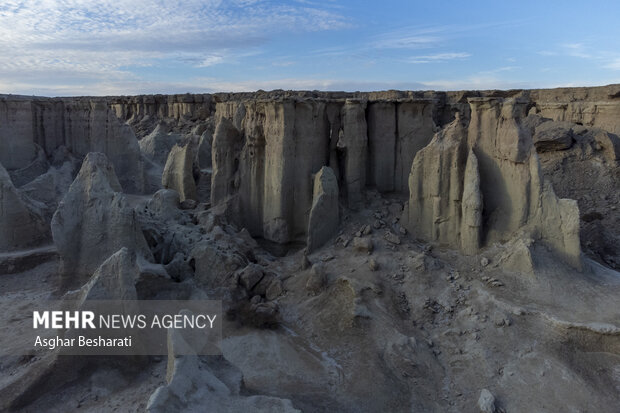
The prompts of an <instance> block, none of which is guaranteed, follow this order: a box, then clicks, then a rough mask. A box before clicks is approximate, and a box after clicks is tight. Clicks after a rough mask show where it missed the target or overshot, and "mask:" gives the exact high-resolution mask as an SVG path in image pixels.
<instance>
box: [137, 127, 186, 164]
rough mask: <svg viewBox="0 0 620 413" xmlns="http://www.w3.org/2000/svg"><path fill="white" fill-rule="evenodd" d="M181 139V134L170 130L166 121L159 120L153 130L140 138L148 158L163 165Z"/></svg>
mask: <svg viewBox="0 0 620 413" xmlns="http://www.w3.org/2000/svg"><path fill="white" fill-rule="evenodd" d="M181 140H182V139H181V136H179V135H176V134H173V133H171V132H169V130H168V126H167V125H166V124H165V123H164V122H159V123H158V124H157V126H156V127H155V129H154V130H153V132H151V133H150V134H148V135H147V136H145V137H144V138H142V139H140V142H139V145H140V150H141V151H142V153H143V154H144V155H145V156H146V157H147V158H148V159H150V160H151V161H153V162H155V163H157V164H159V165H162V166H163V165H165V164H166V160H167V159H168V154H169V153H170V150H171V149H172V147H173V146H174V145H175V144H177V143H180V142H181Z"/></svg>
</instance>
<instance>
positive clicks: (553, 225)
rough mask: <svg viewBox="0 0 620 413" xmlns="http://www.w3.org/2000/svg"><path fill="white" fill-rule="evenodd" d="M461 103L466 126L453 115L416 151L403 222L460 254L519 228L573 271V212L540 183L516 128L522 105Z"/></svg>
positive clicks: (527, 138) (528, 146)
mask: <svg viewBox="0 0 620 413" xmlns="http://www.w3.org/2000/svg"><path fill="white" fill-rule="evenodd" d="M469 102H470V106H471V120H470V123H469V126H468V128H467V129H465V128H464V127H463V126H462V124H461V120H460V117H459V116H457V118H456V119H455V120H454V121H453V122H452V124H450V125H449V126H448V127H446V128H444V129H442V131H441V132H439V133H438V134H437V135H436V136H435V137H434V138H433V140H432V141H431V143H430V144H429V145H428V146H427V147H425V148H424V149H422V150H421V151H420V152H418V154H417V155H416V157H415V159H414V161H413V165H412V167H411V174H410V177H409V182H410V184H409V205H408V207H407V210H406V211H405V214H404V215H403V218H404V221H405V225H406V226H407V228H408V229H409V230H410V231H411V232H413V233H415V234H419V236H421V237H422V238H424V239H427V240H431V241H436V242H438V243H440V244H444V245H449V246H452V247H453V248H458V247H461V249H462V250H463V252H465V253H468V254H473V253H475V252H476V251H477V249H478V248H479V247H480V246H482V245H484V244H485V243H486V244H488V243H490V242H495V241H498V240H507V239H510V238H511V237H512V236H514V235H515V234H516V232H517V231H518V230H520V229H526V230H527V231H529V233H530V234H531V235H532V236H533V237H535V238H540V239H541V240H542V241H543V242H545V243H546V244H548V245H549V246H550V247H551V248H553V249H554V250H555V251H556V252H557V253H558V255H559V256H562V257H564V258H566V259H567V260H569V261H570V262H571V264H572V265H573V266H575V267H578V268H579V267H580V251H579V248H578V245H579V235H578V231H575V227H578V226H579V225H578V224H575V222H574V221H575V220H578V215H579V213H578V209H577V208H576V204H575V203H574V202H573V201H569V200H558V199H557V197H556V196H555V194H554V193H553V189H552V188H551V186H550V185H549V184H547V183H545V182H544V178H543V176H542V173H541V171H540V166H539V163H538V156H537V155H536V152H535V150H534V144H533V141H532V136H531V131H530V130H529V129H528V128H526V127H524V126H523V125H522V123H523V122H524V119H525V108H526V102H523V101H519V100H514V99H506V100H503V99H496V98H470V100H469ZM543 125H544V123H543ZM468 147H469V148H470V155H469V156H466V155H465V154H466V151H467V150H468V149H467V148H468ZM466 163H467V165H466ZM482 212H483V213H482Z"/></svg>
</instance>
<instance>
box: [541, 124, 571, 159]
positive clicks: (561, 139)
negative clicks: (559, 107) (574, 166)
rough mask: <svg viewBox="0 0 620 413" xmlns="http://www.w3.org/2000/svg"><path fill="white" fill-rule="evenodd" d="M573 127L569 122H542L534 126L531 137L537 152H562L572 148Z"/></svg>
mask: <svg viewBox="0 0 620 413" xmlns="http://www.w3.org/2000/svg"><path fill="white" fill-rule="evenodd" d="M573 125H574V124H572V123H570V122H544V123H542V124H540V125H538V126H536V129H535V130H536V131H535V133H534V136H533V141H534V146H535V147H536V151H538V152H550V151H563V150H566V149H569V148H570V147H571V146H573V142H574V138H573V129H572V128H573Z"/></svg>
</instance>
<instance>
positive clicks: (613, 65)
mask: <svg viewBox="0 0 620 413" xmlns="http://www.w3.org/2000/svg"><path fill="white" fill-rule="evenodd" d="M603 67H604V68H605V69H610V70H620V57H617V58H615V59H613V60H612V61H610V62H608V63H607V64H605V65H603Z"/></svg>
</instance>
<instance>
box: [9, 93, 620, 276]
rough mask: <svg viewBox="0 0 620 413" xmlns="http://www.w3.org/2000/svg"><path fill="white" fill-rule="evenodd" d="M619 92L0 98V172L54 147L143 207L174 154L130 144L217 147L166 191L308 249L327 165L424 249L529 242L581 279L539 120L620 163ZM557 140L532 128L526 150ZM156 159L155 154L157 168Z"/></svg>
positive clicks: (574, 237) (345, 189)
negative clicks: (105, 167)
mask: <svg viewBox="0 0 620 413" xmlns="http://www.w3.org/2000/svg"><path fill="white" fill-rule="evenodd" d="M619 90H620V87H618V86H610V87H606V88H588V89H559V90H538V91H508V92H448V93H442V92H397V91H390V92H377V93H321V92H284V91H274V92H256V93H254V94H249V93H244V94H216V95H174V96H163V95H156V96H137V97H117V98H96V99H94V98H79V99H43V98H35V99H26V98H18V97H4V98H2V100H0V106H1V109H2V111H0V116H2V120H1V122H0V143H1V144H2V146H3V148H7V150H5V151H3V152H2V153H1V154H0V163H2V164H3V165H4V166H5V168H7V169H8V170H9V173H12V171H16V170H20V169H23V168H24V167H26V166H29V165H31V164H32V163H34V162H36V161H37V160H38V158H40V156H39V157H37V154H38V153H39V152H37V151H38V149H37V148H38V147H40V148H42V150H43V151H44V153H45V154H46V155H47V156H48V157H49V156H51V155H52V154H53V153H54V151H56V150H58V148H60V147H62V146H64V147H66V148H67V149H68V150H69V151H70V152H71V153H72V154H74V155H75V156H77V157H78V158H81V157H83V156H84V155H86V153H88V152H91V151H98V152H103V153H105V154H106V155H107V157H108V159H110V161H111V163H112V164H113V166H114V168H115V170H116V173H117V175H118V176H119V179H120V181H121V185H122V187H123V190H124V191H125V192H130V193H131V192H133V193H142V192H145V191H147V192H150V190H151V189H156V188H157V186H158V184H159V182H161V180H160V181H159V182H157V183H156V184H154V185H153V184H150V183H146V182H145V181H146V180H153V179H155V180H156V181H157V177H155V178H153V179H152V178H151V177H150V175H152V173H147V172H145V164H148V163H149V162H151V160H153V159H165V158H166V157H167V156H168V153H167V152H169V151H168V147H169V146H170V145H159V146H158V145H154V144H152V145H146V144H145V145H142V146H143V147H144V148H149V149H150V152H148V153H146V152H145V153H144V154H142V153H141V152H140V145H138V138H143V137H146V138H145V139H150V140H153V139H154V138H153V136H156V137H159V138H161V139H167V141H170V142H177V143H179V144H180V145H181V146H182V147H183V145H185V143H184V142H182V141H183V136H185V135H187V136H188V138H187V139H186V140H187V142H189V141H191V142H193V144H192V147H193V146H195V144H196V142H212V145H211V153H212V159H211V161H212V162H206V161H205V159H204V158H205V156H202V158H201V156H199V155H195V154H192V157H193V158H195V160H194V162H193V165H192V167H190V163H192V162H191V160H187V159H186V160H184V162H183V168H180V167H179V168H177V169H178V170H177V169H175V170H172V169H174V168H168V169H170V171H169V172H168V173H164V179H163V182H168V180H169V179H170V176H174V177H175V180H176V181H178V182H184V183H185V184H184V186H187V187H192V185H189V184H191V183H192V182H194V181H196V182H195V183H198V182H197V181H198V179H197V178H198V177H199V176H207V178H202V181H201V182H200V186H201V187H203V188H204V186H205V179H208V177H211V176H212V182H211V190H210V198H211V203H212V204H213V205H216V204H218V203H222V202H226V203H227V205H228V206H229V209H230V211H232V212H231V215H232V218H233V219H234V221H236V222H237V223H238V224H239V225H241V226H243V227H246V228H247V229H248V230H249V231H250V233H251V234H252V235H253V236H255V237H261V238H265V239H267V240H269V241H274V242H277V243H288V242H292V241H297V240H305V238H306V236H307V235H308V222H309V214H310V210H311V208H312V202H313V197H312V191H313V181H312V177H313V176H314V174H316V173H317V172H318V171H319V170H320V169H321V168H322V167H323V166H329V167H330V168H331V169H332V170H333V171H334V175H335V177H336V180H337V182H338V187H339V188H338V189H339V194H340V198H341V202H342V203H343V205H345V206H347V207H348V208H351V209H356V208H357V207H358V206H359V205H361V204H363V202H364V200H365V191H366V190H367V189H369V188H374V189H376V190H378V191H379V192H382V193H393V194H400V195H402V196H403V197H404V198H405V199H406V200H408V206H407V208H406V210H405V214H404V216H403V225H404V226H405V227H407V228H408V229H409V230H410V231H411V232H412V233H414V234H415V235H416V236H420V237H421V238H423V239H427V240H430V241H435V242H438V243H440V244H445V245H448V246H451V247H454V248H461V249H462V250H463V251H468V253H474V252H475V251H477V250H478V249H479V248H480V247H483V246H485V245H489V244H490V243H493V242H496V241H505V240H508V239H510V238H511V237H512V236H513V235H514V234H516V233H518V232H519V231H526V232H527V233H528V234H529V235H532V236H534V237H535V238H538V239H541V240H543V241H544V242H545V243H546V244H548V245H549V246H551V247H552V248H553V249H555V250H557V252H558V253H559V254H560V255H563V256H567V257H569V258H568V259H569V260H570V261H571V262H574V263H575V265H577V261H578V258H577V257H578V256H579V248H578V246H579V242H578V230H576V229H575V228H578V223H577V224H576V223H575V222H578V216H579V212H578V209H577V206H576V205H575V204H574V203H571V202H569V201H564V200H559V199H557V197H556V196H555V195H554V194H553V190H552V188H551V186H550V185H549V184H548V183H546V182H545V178H544V176H543V175H544V174H543V173H542V172H541V170H540V166H539V159H538V155H537V154H536V149H535V148H534V134H535V133H536V131H535V127H536V125H537V124H540V123H541V122H543V120H544V121H547V122H546V123H544V124H545V125H546V126H545V128H547V129H548V128H549V127H550V125H551V124H553V123H557V124H558V126H557V127H558V128H559V127H561V128H566V123H567V122H568V124H569V126H570V124H574V125H575V126H582V127H584V128H586V127H589V128H592V129H593V130H596V131H599V132H597V133H598V135H596V133H594V132H593V133H594V134H595V135H596V136H599V138H598V139H595V141H597V142H600V143H599V146H600V147H601V149H602V150H603V151H604V152H605V153H606V154H607V155H606V156H607V158H608V160H610V161H611V162H616V159H617V158H616V154H617V153H618V148H619V145H618V138H617V136H616V135H615V133H616V132H619V131H620V129H619V128H620V127H619V126H617V122H616V121H615V117H614V116H615V114H616V113H617V112H619V111H620V103H618V102H619V101H618V96H619V93H620V92H619ZM528 114H529V116H528ZM534 118H536V119H534ZM571 122H572V123H571ZM127 125H130V126H131V128H130V127H129V126H127ZM162 125H164V126H162ZM541 128H542V127H541ZM553 128H554V127H553V126H551V129H553ZM155 129H157V130H155ZM164 129H165V130H167V131H169V132H168V134H167V135H166V134H164V133H163V132H162V130H164ZM553 130H554V129H553ZM158 131H159V132H158ZM134 132H135V134H134ZM155 132H157V133H155ZM571 133H572V132H571ZM149 134H151V135H149ZM136 135H137V137H138V138H137V137H136ZM147 135H149V136H147ZM159 135H161V136H159ZM190 135H191V136H190ZM207 135H208V136H207ZM552 135H553V134H549V133H548V132H544V131H543V130H542V129H541V131H540V132H539V133H538V135H537V137H536V140H537V142H542V140H544V139H547V138H545V136H552ZM539 136H543V138H544V139H543V138H539ZM554 139H555V138H553V136H552V137H551V141H552V142H547V141H545V142H544V148H551V151H554V150H558V149H567V148H570V146H571V145H572V142H573V141H574V138H573V135H572V134H566V135H565V136H564V137H563V138H562V139H564V140H563V141H562V142H559V143H558V144H557V145H556V144H555V143H554V142H553V141H554ZM150 140H149V142H150ZM167 141H166V142H167ZM601 144H602V145H601ZM200 145H201V147H202V146H204V145H202V143H200ZM542 145H543V144H540V147H541V148H543V146H542ZM537 146H538V143H537ZM156 148H160V149H158V150H159V151H160V152H162V151H163V152H162V153H161V154H159V153H151V152H153V151H155V149H156ZM161 148H163V149H161ZM541 150H542V149H541ZM545 150H546V149H545ZM200 151H201V153H202V152H205V150H203V149H201V150H200ZM164 152H166V153H164ZM193 152H195V151H193ZM193 152H192V153H193ZM207 152H208V151H207ZM207 152H205V153H207ZM468 154H469V155H468ZM39 161H40V160H39ZM211 163H212V165H211ZM201 164H202V165H201ZM37 165H38V164H37ZM467 165H469V167H468V168H466V166H467ZM162 167H163V165H159V166H158V168H155V171H156V174H157V173H161V169H162ZM211 168H212V172H211ZM30 169H36V168H34V167H31V168H30ZM198 170H201V171H203V172H202V173H197V171H198ZM211 173H212V175H211ZM187 175H191V176H187ZM20 179H22V178H21V176H20ZM25 180H26V181H27V180H28V178H26V179H25ZM471 180H473V182H475V183H476V184H475V185H473V186H472V184H471V182H470V181H471ZM207 188H208V186H207ZM190 197H191V198H197V197H198V196H197V195H195V194H194V193H193V192H192V194H191V196H190ZM464 200H465V201H464ZM500 218H501V219H500ZM550 223H551V224H550ZM551 227H553V228H551ZM465 228H466V229H465ZM466 240H468V241H466ZM570 257H572V258H570Z"/></svg>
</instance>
